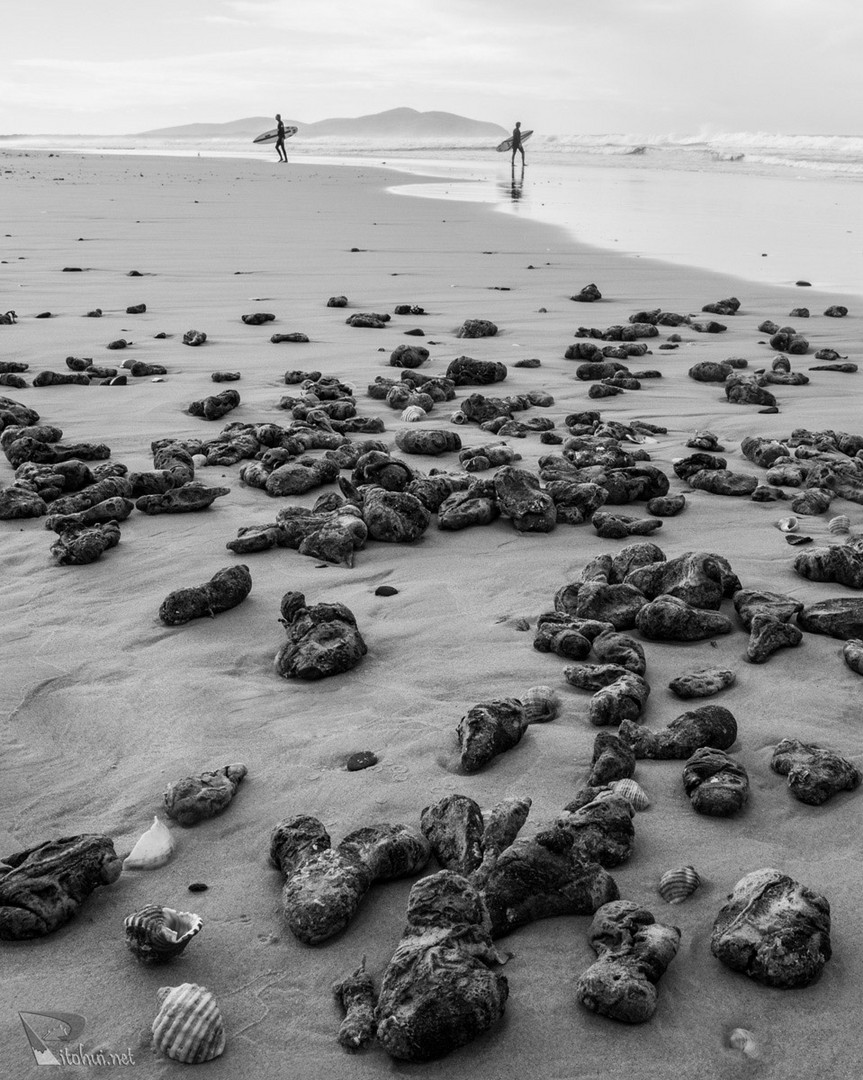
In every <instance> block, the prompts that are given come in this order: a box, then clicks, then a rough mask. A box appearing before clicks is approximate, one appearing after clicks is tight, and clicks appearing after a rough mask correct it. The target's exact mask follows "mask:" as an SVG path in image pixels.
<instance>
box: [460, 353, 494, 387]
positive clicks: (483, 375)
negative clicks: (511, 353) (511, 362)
mask: <svg viewBox="0 0 863 1080" xmlns="http://www.w3.org/2000/svg"><path fill="white" fill-rule="evenodd" d="M446 377H447V378H448V379H452V381H453V382H454V383H455V385H456V386H488V385H489V384H490V383H496V382H502V381H503V380H504V379H505V378H506V367H505V365H504V364H500V363H497V362H496V361H493V360H474V359H473V357H470V356H457V357H456V358H455V360H453V361H451V362H450V364H449V366H448V367H447V369H446Z"/></svg>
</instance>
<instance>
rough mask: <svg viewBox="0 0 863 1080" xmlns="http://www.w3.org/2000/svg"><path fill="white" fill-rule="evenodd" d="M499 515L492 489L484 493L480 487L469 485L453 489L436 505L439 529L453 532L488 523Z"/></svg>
mask: <svg viewBox="0 0 863 1080" xmlns="http://www.w3.org/2000/svg"><path fill="white" fill-rule="evenodd" d="M499 517H500V508H499V507H498V505H497V499H496V498H495V497H494V489H493V488H492V490H491V493H490V494H484V493H481V489H477V488H473V487H471V488H469V489H468V490H467V491H454V492H453V493H452V494H451V495H449V496H447V498H445V499H444V501H443V502H442V503H441V504H440V506H439V507H438V520H437V525H438V528H439V529H445V530H447V531H450V532H455V531H458V530H460V529H467V528H470V526H472V525H490V524H491V523H492V522H493V521H495V520H497V518H499Z"/></svg>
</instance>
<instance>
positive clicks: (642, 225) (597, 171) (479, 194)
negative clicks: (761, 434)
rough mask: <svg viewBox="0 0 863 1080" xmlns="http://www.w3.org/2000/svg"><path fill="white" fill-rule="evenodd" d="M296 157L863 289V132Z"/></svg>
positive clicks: (151, 145) (607, 138)
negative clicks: (391, 172)
mask: <svg viewBox="0 0 863 1080" xmlns="http://www.w3.org/2000/svg"><path fill="white" fill-rule="evenodd" d="M286 146H287V150H288V155H289V157H291V158H294V159H295V160H307V161H309V162H310V163H311V162H319V163H320V162H331V163H339V162H342V163H345V162H350V163H357V164H364V165H386V166H387V167H389V168H392V169H397V170H402V171H405V172H408V173H411V174H413V175H414V176H423V177H426V178H427V180H428V182H427V183H416V182H412V183H411V184H406V185H394V186H393V187H392V188H391V190H393V191H395V192H396V193H398V194H400V195H405V196H409V197H429V198H443V199H460V200H467V201H476V202H484V203H488V204H491V205H493V206H494V207H495V208H496V209H498V210H499V211H500V212H501V213H508V214H518V215H521V216H523V217H527V218H533V219H536V220H538V221H543V222H546V223H550V224H554V225H558V226H560V227H562V228H564V229H566V230H567V231H568V232H569V233H570V235H572V236H573V238H574V239H576V240H578V241H581V242H583V243H587V244H590V245H592V246H596V247H602V248H612V249H614V250H616V251H619V252H621V253H623V254H625V255H626V256H628V257H630V258H657V259H661V260H664V261H668V262H673V263H677V264H683V265H689V266H695V267H703V268H706V269H710V270H715V271H719V272H722V273H727V274H731V275H734V276H736V277H742V278H745V279H747V280H750V281H755V282H768V283H770V284H777V285H788V286H793V285H794V283H795V282H796V281H798V280H806V281H809V282H811V284H812V285H813V286H815V287H817V288H820V289H824V290H828V291H830V290H832V291H835V292H837V293H842V294H853V295H859V296H863V137H859V136H824V135H776V134H770V133H760V132H733V133H731V132H726V133H713V134H709V135H708V134H704V133H701V134H698V135H670V134H665V135H636V134H631V135H571V136H556V135H547V136H541V135H534V136H533V137H532V138H531V139H530V141H529V142H528V143H527V144H526V157H527V167H526V168H525V169H524V171H523V172H522V170H521V168H520V161H519V163H517V164H516V167H515V170H514V171H513V169H512V168H511V164H510V155H509V154H497V153H495V151H494V147H493V146H488V145H479V144H477V142H476V140H424V141H422V142H417V141H415V140H408V139H403V140H387V141H386V142H384V141H374V140H368V139H364V140H359V139H357V140H352V141H351V140H345V139H343V138H340V139H336V138H329V139H315V140H312V139H305V140H304V139H303V138H302V134H301V133H300V135H299V136H297V137H296V138H294V139H291V140H289V142H288V143H287V144H286ZM3 150H8V151H9V152H20V151H28V150H51V151H54V152H63V151H67V152H71V151H79V152H80V151H87V152H99V153H111V154H171V155H180V156H196V155H200V156H205V157H211V156H214V157H232V158H248V159H254V160H265V161H266V160H273V161H275V154H274V151H273V147H272V145H271V144H270V145H265V146H252V145H251V143H250V142H247V141H245V140H238V139H230V140H229V139H201V140H184V141H182V142H180V141H177V140H169V139H154V138H148V139H145V138H142V137H140V136H128V137H123V136H104V137H97V136H78V137H71V136H56V137H53V136H6V137H2V136H0V153H2V152H3Z"/></svg>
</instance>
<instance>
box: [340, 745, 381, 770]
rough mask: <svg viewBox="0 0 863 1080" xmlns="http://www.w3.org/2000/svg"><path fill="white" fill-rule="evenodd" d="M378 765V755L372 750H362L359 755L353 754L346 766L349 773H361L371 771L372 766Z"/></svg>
mask: <svg viewBox="0 0 863 1080" xmlns="http://www.w3.org/2000/svg"><path fill="white" fill-rule="evenodd" d="M377 763H378V759H377V755H376V754H373V753H372V752H371V750H360V751H359V753H356V754H351V756H350V757H349V758H348V760H347V761H346V762H345V766H346V767H347V770H348V772H359V771H360V770H361V769H370V768H371V767H372V765H377Z"/></svg>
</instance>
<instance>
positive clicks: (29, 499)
mask: <svg viewBox="0 0 863 1080" xmlns="http://www.w3.org/2000/svg"><path fill="white" fill-rule="evenodd" d="M47 513H48V504H47V503H46V502H45V500H44V499H43V498H42V496H41V495H40V494H39V493H38V492H36V491H31V490H30V489H29V488H26V487H23V486H18V485H17V484H12V485H11V486H10V487H6V488H2V489H0V521H13V520H15V519H16V518H31V517H41V516H42V515H43V514H47Z"/></svg>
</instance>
